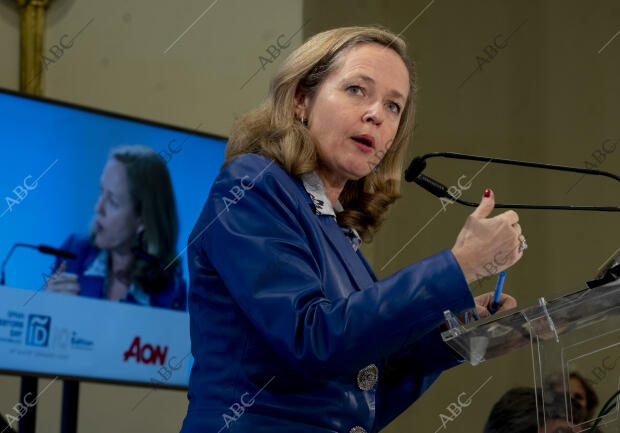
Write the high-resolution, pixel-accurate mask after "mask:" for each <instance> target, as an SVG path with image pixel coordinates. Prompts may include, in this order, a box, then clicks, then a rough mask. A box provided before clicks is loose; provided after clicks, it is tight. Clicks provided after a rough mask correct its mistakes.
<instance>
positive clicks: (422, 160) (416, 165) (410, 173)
mask: <svg viewBox="0 0 620 433" xmlns="http://www.w3.org/2000/svg"><path fill="white" fill-rule="evenodd" d="M435 157H444V158H450V159H466V160H471V161H484V162H488V163H491V162H493V163H497V164H506V165H518V166H522V167H534V168H542V169H547V170H556V171H570V172H575V173H584V174H589V175H596V176H605V177H609V178H612V179H615V180H617V181H619V182H620V177H619V176H617V175H615V174H613V173H608V172H606V171H600V170H592V169H589V168H578V167H568V166H564V165H553V164H541V163H538V162H527V161H515V160H510V159H502V158H491V157H487V156H476V155H466V154H462V153H454V152H433V153H427V154H426V155H424V156H417V157H415V158H413V160H412V161H411V163H410V164H409V167H408V168H407V170H406V171H405V180H406V181H407V182H415V183H417V184H418V185H420V186H421V187H422V188H424V189H425V190H427V191H429V192H430V193H431V194H433V195H435V196H437V197H439V198H446V199H449V200H451V201H455V202H457V203H460V204H462V205H465V206H470V207H477V206H478V205H479V203H473V202H469V201H465V200H461V199H459V198H458V197H454V196H453V195H452V194H451V193H450V192H449V190H448V188H447V187H446V186H445V185H443V184H442V183H440V182H437V181H436V180H435V179H432V178H430V177H428V176H425V175H423V174H422V172H423V171H424V169H425V168H426V159H428V158H435ZM495 207H496V208H511V209H557V210H586V211H603V212H620V208H619V207H617V206H573V205H565V206H561V205H530V204H502V203H497V204H495Z"/></svg>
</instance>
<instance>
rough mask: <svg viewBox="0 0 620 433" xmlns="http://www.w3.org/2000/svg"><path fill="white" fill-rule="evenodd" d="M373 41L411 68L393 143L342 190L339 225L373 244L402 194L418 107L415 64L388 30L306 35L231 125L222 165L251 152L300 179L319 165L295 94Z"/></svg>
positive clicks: (309, 89) (306, 91) (312, 87)
mask: <svg viewBox="0 0 620 433" xmlns="http://www.w3.org/2000/svg"><path fill="white" fill-rule="evenodd" d="M371 43H377V44H380V45H383V46H385V47H386V48H389V49H392V50H394V51H395V52H396V53H397V54H398V55H399V56H400V58H401V59H402V60H403V62H404V64H405V66H406V67H407V70H408V71H409V95H408V98H407V101H406V103H405V107H404V109H403V111H402V115H401V119H400V124H399V125H398V130H397V132H396V136H395V138H394V141H393V142H392V146H391V147H390V148H389V150H388V151H387V152H386V153H385V155H383V156H382V157H381V160H380V162H379V164H378V166H377V172H375V171H374V170H371V172H370V173H369V174H368V175H366V176H364V177H363V178H361V179H358V180H349V181H348V182H347V183H346V184H345V187H344V189H343V191H342V193H341V194H340V197H339V200H340V203H341V204H342V206H343V209H344V210H343V211H342V212H339V213H338V214H337V221H338V224H339V225H340V226H350V227H353V228H355V229H356V230H357V232H358V233H359V235H360V236H361V238H362V240H363V241H364V242H371V241H372V238H373V237H374V234H375V233H376V232H377V230H378V229H379V227H380V226H381V224H382V223H383V221H384V214H385V212H386V211H387V210H388V208H389V207H390V205H392V204H393V203H394V202H395V201H396V200H397V199H398V198H400V197H401V194H400V182H401V175H402V172H403V160H404V157H405V155H406V151H407V144H408V142H409V139H410V137H411V134H412V133H413V127H414V117H415V106H416V94H417V87H416V71H415V64H414V63H413V61H412V60H411V59H410V58H409V56H408V54H407V44H406V43H405V41H404V40H403V39H401V38H400V37H399V36H397V35H395V34H394V33H392V32H390V31H389V30H387V29H385V28H382V27H378V26H368V27H342V28H336V29H332V30H328V31H325V32H322V33H318V34H317V35H315V36H313V37H312V38H310V39H309V40H308V41H307V42H305V43H304V44H303V45H301V46H300V47H299V48H297V49H296V50H295V51H294V52H293V53H291V55H290V56H288V58H287V59H286V60H284V62H283V63H282V65H281V66H280V68H279V69H278V71H277V72H276V74H275V75H274V76H273V77H272V79H271V83H270V86H269V95H268V96H267V98H266V99H265V101H263V102H262V103H261V104H260V105H259V106H258V107H257V108H255V109H254V110H252V111H250V112H248V113H246V114H245V115H243V116H241V117H240V118H239V119H237V121H236V122H235V123H234V125H233V128H232V132H231V135H230V138H229V141H228V144H227V145H226V151H225V162H224V164H223V165H222V168H224V167H225V166H226V165H227V164H228V163H230V162H231V161H232V160H233V159H235V158H236V157H237V156H239V155H243V154H246V153H255V154H259V155H262V156H264V157H266V158H269V159H272V160H274V161H275V162H276V163H278V164H279V165H280V166H281V167H282V168H283V169H284V170H286V171H287V172H288V173H289V174H290V175H291V176H293V177H296V178H299V176H301V175H302V174H304V173H308V172H310V171H313V170H315V169H316V168H317V163H318V161H317V152H316V149H317V147H316V144H315V140H314V139H313V138H312V136H311V135H310V131H309V130H308V128H307V127H306V126H305V125H304V124H302V123H301V122H300V121H299V120H298V119H297V118H296V114H295V110H294V107H295V95H296V94H297V92H298V91H301V93H302V94H303V95H307V96H309V97H310V98H312V97H314V95H316V93H317V91H318V89H319V87H320V86H321V84H322V83H323V81H324V80H325V79H326V77H327V76H328V75H329V74H330V73H331V72H333V71H334V70H335V69H336V68H337V67H338V66H339V64H340V60H341V59H342V57H343V55H344V54H345V53H346V52H347V51H348V50H349V49H351V48H352V47H354V46H356V45H359V44H371Z"/></svg>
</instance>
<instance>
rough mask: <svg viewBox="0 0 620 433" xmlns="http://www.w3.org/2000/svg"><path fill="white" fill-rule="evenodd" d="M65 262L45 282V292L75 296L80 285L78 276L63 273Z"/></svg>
mask: <svg viewBox="0 0 620 433" xmlns="http://www.w3.org/2000/svg"><path fill="white" fill-rule="evenodd" d="M66 268H67V262H62V263H61V265H60V266H59V267H58V269H57V270H56V272H54V274H53V275H52V276H50V277H49V278H48V279H47V281H46V282H45V290H48V291H50V292H56V293H64V294H67V295H77V294H78V292H79V291H80V283H78V276H77V275H76V274H71V273H69V272H65V269H66Z"/></svg>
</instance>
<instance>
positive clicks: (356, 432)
mask: <svg viewBox="0 0 620 433" xmlns="http://www.w3.org/2000/svg"><path fill="white" fill-rule="evenodd" d="M349 433H366V429H365V428H364V427H360V426H358V425H356V426H355V427H353V428H351V430H349Z"/></svg>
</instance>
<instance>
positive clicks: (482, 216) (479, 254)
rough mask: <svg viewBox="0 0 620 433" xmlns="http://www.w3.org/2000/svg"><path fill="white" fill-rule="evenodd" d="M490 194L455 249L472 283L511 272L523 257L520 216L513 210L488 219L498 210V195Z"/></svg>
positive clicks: (465, 226) (468, 218)
mask: <svg viewBox="0 0 620 433" xmlns="http://www.w3.org/2000/svg"><path fill="white" fill-rule="evenodd" d="M487 191H489V196H488V197H483V198H482V201H481V202H480V204H479V205H478V207H477V208H476V210H475V211H474V212H473V213H472V214H471V215H470V216H469V217H467V220H466V221H465V225H464V226H463V228H462V229H461V232H460V233H459V235H458V237H457V238H456V242H455V244H454V246H453V247H452V253H453V254H454V257H455V258H456V260H457V262H458V263H459V265H460V266H461V269H462V271H463V274H464V275H465V279H466V280H467V283H468V284H469V283H472V282H474V281H477V280H479V279H481V278H484V277H488V276H490V275H494V274H497V273H499V272H500V271H503V270H505V269H508V268H509V267H511V266H512V265H514V264H515V263H516V262H517V261H519V259H521V257H522V256H523V251H522V250H521V240H520V237H521V226H520V225H519V215H517V213H516V212H515V211H513V210H509V211H506V212H504V213H501V214H499V215H497V216H495V217H493V218H487V217H488V216H489V215H490V214H491V212H492V211H493V208H494V207H495V195H494V194H493V191H491V190H487Z"/></svg>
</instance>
